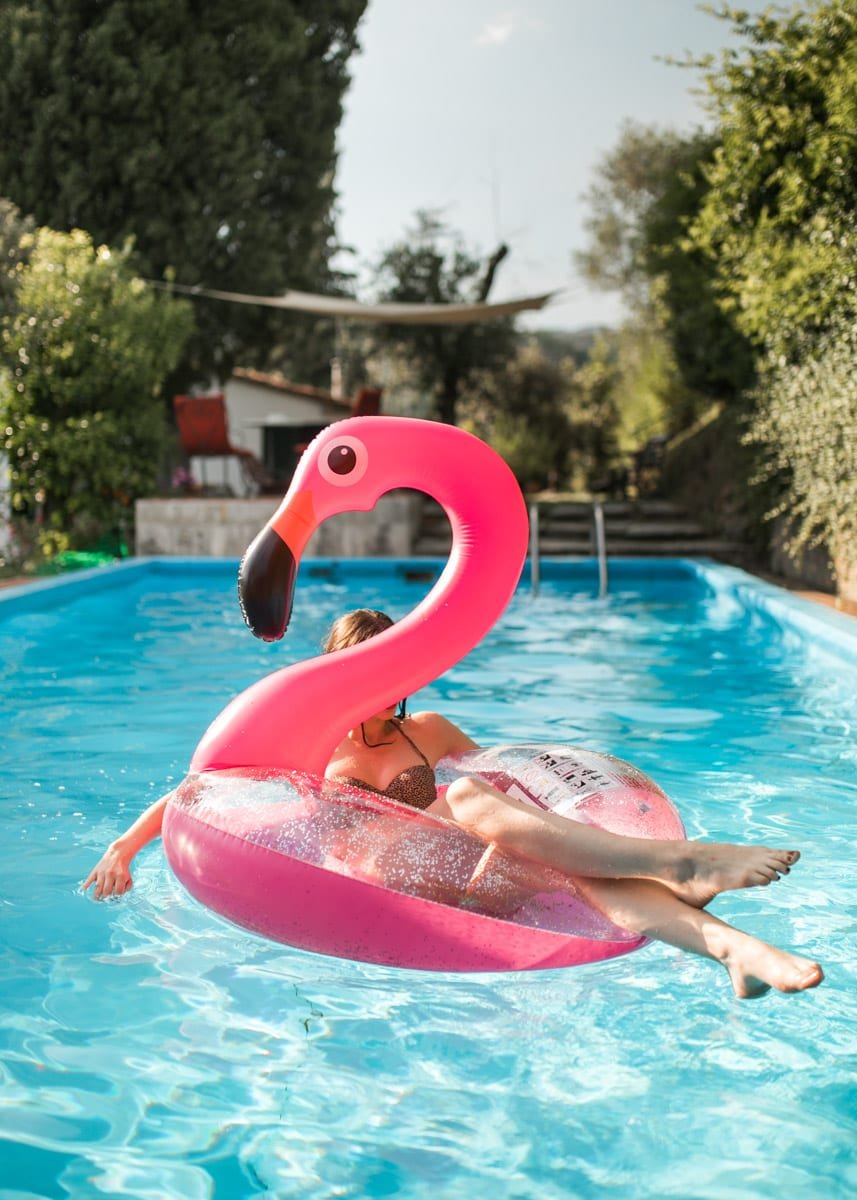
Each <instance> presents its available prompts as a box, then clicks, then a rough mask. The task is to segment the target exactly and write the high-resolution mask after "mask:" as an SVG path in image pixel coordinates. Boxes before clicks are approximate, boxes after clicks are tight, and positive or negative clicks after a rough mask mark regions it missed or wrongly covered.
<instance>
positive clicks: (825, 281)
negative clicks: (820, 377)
mask: <svg viewBox="0 0 857 1200" xmlns="http://www.w3.org/2000/svg"><path fill="white" fill-rule="evenodd" d="M718 15H719V16H720V17H721V18H723V19H725V20H728V21H730V22H731V23H732V25H733V27H734V29H735V31H736V33H738V34H739V35H740V36H741V38H742V43H741V45H740V47H739V48H737V49H731V50H727V51H725V52H724V54H723V58H722V61H721V62H720V63H719V64H718V65H717V66H716V67H713V68H712V67H710V64H709V72H708V76H707V86H708V92H709V97H710V108H711V111H712V113H713V115H714V116H715V118H716V120H717V121H718V125H719V142H720V144H719V146H718V147H717V149H716V151H715V153H714V157H713V159H712V161H711V162H710V163H709V164H708V165H707V167H706V177H707V180H708V183H709V187H708V190H707V192H706V193H705V196H704V199H703V202H702V204H701V206H700V210H699V213H698V214H697V216H696V219H695V221H694V223H693V225H692V230H691V233H692V237H693V240H694V243H695V244H696V245H697V246H698V247H700V248H701V249H702V250H703V251H704V252H705V253H707V254H708V255H709V256H710V257H711V259H712V261H714V262H715V263H716V265H717V270H718V276H719V287H720V290H721V293H722V297H723V304H724V307H725V308H726V309H727V310H728V311H730V312H732V313H733V314H734V316H735V319H736V321H737V323H738V325H739V326H740V328H741V329H742V330H743V331H744V332H745V333H746V334H747V335H748V336H750V337H751V338H752V339H753V340H754V341H756V342H757V343H760V344H764V345H766V346H767V347H769V348H770V349H772V350H773V351H774V352H775V353H777V354H782V353H785V354H790V353H792V352H802V349H803V347H804V346H805V344H806V336H807V335H810V336H811V335H813V334H817V333H820V332H823V331H824V330H825V328H826V327H827V325H828V323H829V321H830V320H831V318H832V316H833V314H834V313H836V312H840V311H843V310H847V311H854V310H855V299H857V222H855V211H854V179H855V176H857V141H855V138H854V130H855V128H857V9H855V6H854V3H853V0H826V2H825V3H814V4H812V5H811V6H808V7H805V8H795V9H793V10H792V11H791V12H790V13H788V14H784V13H782V12H777V11H776V10H771V9H769V10H766V11H765V12H764V13H762V14H761V15H749V14H748V13H746V12H742V11H741V10H738V9H732V8H729V7H724V9H723V10H722V11H721V12H720V13H719V14H718Z"/></svg>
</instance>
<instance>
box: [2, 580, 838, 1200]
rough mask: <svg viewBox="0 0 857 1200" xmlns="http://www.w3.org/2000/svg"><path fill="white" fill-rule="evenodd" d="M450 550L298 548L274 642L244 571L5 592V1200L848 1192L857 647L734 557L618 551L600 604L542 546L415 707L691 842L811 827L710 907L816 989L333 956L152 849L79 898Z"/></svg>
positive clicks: (681, 964)
mask: <svg viewBox="0 0 857 1200" xmlns="http://www.w3.org/2000/svg"><path fill="white" fill-rule="evenodd" d="M438 569H439V568H438V566H437V565H435V564H425V563H423V564H417V565H416V566H414V565H413V564H411V566H410V567H406V565H399V566H396V565H393V566H388V565H386V564H378V563H374V564H373V563H365V564H354V565H353V566H350V567H347V568H338V567H336V566H334V565H332V564H330V565H328V566H324V564H315V565H314V566H312V569H311V570H307V569H306V567H305V569H304V571H303V574H302V580H301V583H300V585H299V589H298V594H297V599H296V604H295V614H294V619H293V626H292V629H291V630H290V632H289V634H288V635H287V637H286V639H285V640H284V641H283V642H282V643H279V644H277V645H275V646H268V645H265V644H263V643H260V642H257V641H255V640H254V639H253V638H252V637H251V636H250V635H249V633H248V632H247V631H246V629H245V628H244V626H243V624H242V622H241V619H240V615H239V612H238V606H237V603H236V595H235V564H234V563H205V564H198V565H191V564H182V563H174V564H169V563H160V564H159V563H154V564H151V566H149V567H146V566H145V564H144V565H143V566H137V565H135V566H134V567H132V568H130V569H126V570H124V571H123V570H120V571H117V572H113V573H101V574H96V575H95V576H93V575H92V574H90V573H87V574H86V575H85V576H81V577H80V579H79V580H77V581H74V580H72V581H71V582H70V583H68V584H60V585H55V584H51V585H49V586H48V587H46V588H44V589H42V590H36V591H35V592H33V591H30V592H29V593H28V595H27V596H23V597H22V596H20V595H13V594H12V593H9V594H7V596H6V597H5V600H4V599H0V675H1V676H2V689H0V729H2V747H3V754H4V768H3V775H2V778H3V785H4V786H3V794H4V803H3V806H2V837H0V863H2V880H3V894H2V897H0V905H2V907H0V913H1V914H2V920H0V939H2V943H1V944H0V953H2V989H0V1069H2V1081H3V1087H2V1093H0V1097H1V1098H0V1104H2V1109H0V1121H2V1130H0V1197H4V1198H5V1197H10V1198H11V1197H35V1196H38V1197H68V1196H73V1197H102V1196H110V1197H113V1196H129V1197H153V1198H154V1197H157V1198H158V1200H163V1198H164V1197H174V1196H175V1197H183V1198H188V1200H192V1198H196V1197H200V1198H202V1197H217V1200H221V1198H231V1197H244V1196H248V1197H249V1196H276V1197H292V1196H295V1197H313V1200H316V1198H327V1197H342V1196H346V1197H383V1196H401V1197H414V1198H420V1200H422V1198H423V1197H426V1198H428V1197H432V1198H435V1197H437V1198H442V1200H447V1198H448V1200H453V1198H454V1200H460V1198H461V1197H463V1196H477V1197H478V1196H484V1195H487V1194H491V1195H492V1196H494V1197H497V1198H498V1200H500V1198H504V1200H505V1198H506V1197H509V1198H511V1197H514V1198H516V1200H518V1198H525V1197H527V1198H528V1197H539V1198H540V1200H552V1198H554V1197H556V1198H559V1197H563V1198H565V1197H596V1196H597V1197H602V1196H616V1197H623V1198H624V1197H635V1198H642V1197H665V1196H674V1197H682V1198H687V1197H694V1198H696V1197H700V1198H702V1197H704V1198H712V1200H713V1198H718V1200H720V1198H727V1197H729V1198H742V1200H743V1198H745V1197H756V1196H759V1197H761V1196H768V1195H770V1194H771V1193H776V1194H778V1195H781V1196H787V1197H792V1196H794V1197H804V1196H811V1195H812V1196H824V1197H827V1198H830V1200H835V1198H838V1197H852V1196H854V1195H855V1194H857V1154H855V1148H857V1073H855V1068H857V1037H855V1033H854V1030H855V1028H857V987H855V984H857V969H855V965H854V946H855V940H854V935H855V927H856V926H857V920H856V919H855V918H857V899H856V898H855V882H854V870H853V846H854V843H855V840H857V804H855V801H857V739H855V730H857V637H854V638H851V639H849V634H848V622H847V619H846V618H840V619H839V623H838V624H836V623H835V622H834V624H833V625H831V620H832V618H825V617H822V616H818V617H816V616H814V615H813V614H812V613H811V612H810V610H809V608H808V607H804V608H801V607H800V604H799V602H796V601H791V600H782V601H780V599H779V598H778V597H777V596H776V595H775V594H774V593H773V592H772V590H771V589H769V588H768V589H765V588H763V589H762V591H761V592H759V596H760V599H759V601H758V602H756V599H755V598H754V597H756V595H757V593H756V590H755V589H754V587H753V585H752V584H751V583H749V582H748V580H747V577H745V576H742V575H741V573H739V572H730V571H729V570H723V571H721V569H719V568H713V567H711V568H705V569H698V568H693V567H691V566H689V565H688V566H685V565H683V564H681V563H667V564H663V565H661V566H657V567H654V566H652V565H650V564H645V565H641V564H634V563H631V562H629V563H626V564H624V565H623V564H621V563H620V564H617V565H616V566H614V568H613V571H612V580H611V594H610V596H609V597H608V598H607V599H606V600H599V599H598V598H597V597H596V596H595V595H594V592H593V575H594V571H593V568H592V566H591V564H589V565H587V564H565V565H562V566H560V565H559V564H557V565H556V566H555V567H554V568H553V569H552V568H551V565H550V564H545V567H544V569H543V578H542V584H541V588H540V591H539V593H538V595H537V596H533V595H532V594H531V593H530V592H529V591H528V590H527V589H526V588H522V589H521V590H520V591H519V593H518V595H517V596H516V597H515V599H514V600H513V602H512V604H511V606H510V608H509V610H508V612H507V614H506V616H505V617H504V618H503V620H502V621H501V622H500V623H499V624H498V626H497V627H496V628H495V629H494V631H493V632H492V633H491V634H490V635H489V637H488V638H487V639H486V640H485V641H484V643H483V644H482V645H481V646H480V647H479V648H478V649H477V650H476V651H475V652H473V653H472V654H471V655H470V656H469V657H468V658H467V659H466V660H465V661H464V662H462V663H461V664H459V666H458V667H457V668H455V669H454V670H452V671H450V672H449V673H448V674H447V675H446V676H445V677H444V678H443V679H442V680H440V681H438V682H437V683H436V684H434V685H433V686H432V687H430V688H426V689H425V690H424V692H422V693H421V694H420V695H419V697H418V698H417V700H416V704H417V707H426V708H429V707H431V708H439V709H441V710H442V711H443V712H445V713H446V714H447V715H448V716H450V717H451V718H452V719H453V720H455V721H456V722H457V723H458V724H459V725H461V726H463V727H464V728H465V729H467V730H468V731H469V732H471V733H472V734H473V735H474V736H475V737H476V738H478V739H479V740H480V741H481V742H482V743H484V744H491V743H498V742H508V741H528V740H535V741H545V742H548V741H551V742H569V743H579V744H585V745H587V746H589V747H591V748H593V749H596V750H600V751H607V752H610V753H613V754H616V755H619V756H620V757H622V758H626V759H628V760H630V761H632V762H634V763H635V764H636V765H638V766H639V767H641V768H642V770H644V771H646V772H647V773H648V774H650V775H651V776H652V777H653V778H654V779H655V780H656V781H657V782H658V783H659V784H660V785H661V786H662V787H663V788H664V789H665V790H666V791H667V792H668V793H669V794H670V795H671V796H672V797H673V798H674V800H675V801H676V802H677V804H678V806H679V808H680V810H681V812H682V815H683V817H684V820H685V823H686V825H687V827H688V833H689V835H690V836H692V837H704V838H711V839H717V840H724V839H731V840H742V841H757V840H760V841H766V842H769V843H772V844H775V845H782V846H798V847H800V848H801V849H802V850H803V852H804V858H803V861H802V862H801V863H800V864H799V866H798V867H797V868H796V869H795V871H794V872H793V874H792V875H791V877H790V878H789V879H787V880H784V881H782V882H780V883H778V884H776V885H775V886H773V887H771V888H768V889H755V890H750V891H745V892H742V893H732V894H729V895H727V896H724V897H721V898H720V899H719V900H718V901H717V902H716V905H715V911H716V912H717V913H718V915H720V916H722V917H723V918H724V919H726V920H729V921H732V922H733V923H738V924H740V925H742V926H743V927H745V928H747V929H748V930H750V931H751V932H753V933H755V934H757V935H759V936H761V937H763V938H765V939H766V940H768V941H772V942H775V943H777V944H782V945H784V946H787V947H790V948H792V949H794V950H795V951H797V952H799V953H803V954H806V955H808V956H810V957H817V958H819V959H820V960H821V961H822V963H823V964H824V967H825V970H826V972H827V978H826V981H825V983H824V984H823V985H822V986H821V987H820V988H819V989H817V990H815V991H813V992H809V993H805V994H803V995H800V996H796V997H782V996H779V995H771V996H767V997H765V998H763V999H761V1000H758V1001H754V1002H739V1001H737V1000H735V999H734V998H733V997H732V994H731V991H730V989H729V985H728V980H727V978H726V975H725V973H724V972H723V971H722V970H721V969H720V968H719V967H717V966H715V965H713V964H711V963H708V962H703V961H701V960H698V959H694V958H691V957H688V956H686V955H683V954H681V953H679V952H678V951H675V950H672V949H669V948H665V947H663V946H657V945H652V946H649V947H647V948H645V949H643V950H641V951H638V952H636V953H634V954H631V955H628V956H626V957H623V958H619V959H614V960H612V961H610V962H608V963H604V964H598V965H593V966H588V967H579V968H576V969H568V970H557V971H544V972H533V973H527V974H520V975H515V974H507V975H502V974H490V975H471V976H463V975H449V974H446V975H435V974H427V973H419V972H415V971H397V970H395V969H392V968H384V967H377V966H367V965H364V964H357V963H351V962H345V961H339V960H335V959H327V958H322V957H319V956H316V955H312V954H308V953H302V952H298V951H293V950H290V949H288V948H287V947H283V946H279V945H274V944H270V943H266V942H264V941H262V940H260V939H257V938H254V937H253V936H251V935H249V934H247V933H245V932H243V931H241V930H238V929H235V928H232V927H231V926H229V925H227V924H226V923H225V922H223V921H221V920H220V919H219V918H218V917H216V916H214V915H213V914H211V913H210V912H208V911H206V910H204V909H203V908H201V907H200V906H199V905H197V904H196V903H195V902H194V901H193V900H191V899H190V898H189V897H188V896H187V894H186V893H184V892H183V890H182V889H181V887H180V886H179V885H178V883H177V882H176V881H175V879H174V878H173V877H172V875H171V873H170V872H169V869H168V868H167V866H166V865H165V862H164V859H163V855H162V853H161V850H160V848H159V846H157V845H154V846H152V847H149V848H148V849H147V850H145V851H144V852H143V853H142V854H141V855H140V857H139V859H138V860H137V864H136V871H135V887H134V889H133V891H132V892H131V893H130V894H129V895H127V896H126V897H124V898H123V899H122V900H121V901H115V902H110V903H105V904H96V903H94V902H92V901H91V900H90V899H89V898H87V897H84V896H83V895H82V894H81V892H80V890H79V881H80V880H81V879H82V878H83V877H84V876H85V875H86V874H87V873H88V871H89V870H90V868H91V867H92V866H93V865H94V863H95V861H96V860H97V859H98V857H99V856H100V854H101V852H102V850H103V849H104V847H105V846H106V845H107V843H108V842H109V841H110V840H111V839H112V838H113V837H114V836H116V834H118V833H119V832H120V831H121V830H122V829H123V828H124V827H125V826H126V825H127V824H129V823H130V821H131V820H132V819H133V817H134V816H136V815H137V814H138V813H139V812H140V811H141V810H142V808H143V807H145V805H147V804H148V803H150V802H151V801H152V800H154V799H155V798H156V797H157V796H159V795H160V794H161V793H162V792H163V791H165V790H166V789H167V788H168V787H169V786H171V785H172V784H174V783H176V782H177V781H178V780H179V779H181V778H182V776H183V774H184V772H185V769H186V764H187V762H188V759H189V757H190V754H191V752H192V750H193V748H194V746H195V745H196V742H197V740H198V738H199V736H200V735H201V733H202V732H203V730H204V729H205V727H206V725H207V724H208V722H209V721H210V720H211V719H212V718H213V717H214V716H215V715H216V714H217V713H218V712H219V711H220V709H221V708H222V707H223V705H224V703H225V701H226V700H227V699H228V698H229V697H230V696H231V695H232V694H234V693H235V692H236V691H238V690H239V689H240V688H242V687H244V686H246V685H247V684H249V683H250V682H252V681H253V680H254V679H256V678H258V677H259V676H260V675H262V674H263V673H265V672H267V671H268V670H271V669H273V668H274V667H276V666H280V665H284V664H285V663H288V662H292V661H296V660H297V659H300V658H303V657H305V656H307V655H309V654H312V653H315V652H316V651H317V649H318V645H319V642H320V640H321V638H322V636H323V634H324V631H325V629H326V627H327V625H328V624H329V622H330V621H331V620H332V619H333V617H335V616H336V615H337V614H338V613H339V612H341V611H342V610H344V609H347V608H350V607H356V606H358V605H369V606H377V607H382V608H386V609H387V610H388V611H390V612H391V615H393V616H394V617H399V616H401V615H403V614H404V613H405V612H406V611H407V610H408V609H409V608H410V607H412V605H413V604H414V603H416V601H417V600H418V599H419V598H421V596H422V595H423V594H424V593H425V591H426V590H427V588H428V587H429V586H430V583H431V580H432V579H433V578H434V576H435V575H436V573H437V570H438ZM854 624H855V626H857V622H855V623H854Z"/></svg>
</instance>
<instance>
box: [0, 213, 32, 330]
mask: <svg viewBox="0 0 857 1200" xmlns="http://www.w3.org/2000/svg"><path fill="white" fill-rule="evenodd" d="M34 229H35V222H34V221H33V220H32V219H31V218H30V217H23V216H22V215H21V213H20V212H19V211H18V209H17V208H16V207H15V205H14V204H12V203H11V201H9V200H4V199H2V197H0V321H3V320H5V318H6V317H8V316H9V315H10V314H11V313H12V312H13V310H14V308H15V304H16V293H17V290H18V279H19V278H20V274H21V271H22V269H23V268H24V266H25V265H26V262H27V256H28V252H29V246H30V244H31V242H32V238H31V237H30V236H29V235H31V234H32V233H33V230H34Z"/></svg>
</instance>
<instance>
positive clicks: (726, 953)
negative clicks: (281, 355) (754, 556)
mask: <svg viewBox="0 0 857 1200" xmlns="http://www.w3.org/2000/svg"><path fill="white" fill-rule="evenodd" d="M392 624H393V622H392V621H391V619H390V618H389V617H388V616H387V615H386V614H384V613H381V612H377V611H375V610H371V609H358V610H357V611H356V612H352V613H347V614H346V615H345V616H342V617H340V618H339V619H338V620H337V621H336V622H335V623H334V625H333V627H332V629H331V631H330V633H329V635H328V637H327V640H326V642H325V651H327V652H331V651H336V650H341V649H345V648H347V647H349V646H354V645H358V644H360V643H361V642H363V641H365V640H367V639H368V638H371V637H374V636H375V635H377V634H379V633H381V632H383V631H384V630H386V629H388V628H390V626H391V625H392ZM474 749H477V746H476V743H475V742H474V741H473V740H472V739H471V738H469V737H468V736H467V734H465V733H464V732H462V730H460V729H458V728H457V727H456V726H455V725H454V724H452V722H450V721H448V720H447V719H446V718H445V717H443V716H441V715H440V714H439V713H434V712H420V713H415V714H413V715H406V714H405V713H404V712H402V711H401V709H400V711H399V714H398V715H397V710H396V706H393V705H391V706H389V707H388V708H385V709H383V710H381V711H380V712H378V713H376V714H375V715H374V716H372V717H370V718H369V719H367V720H365V721H363V722H361V723H360V724H359V725H358V726H357V727H356V728H355V729H351V730H349V732H348V733H347V734H346V736H345V737H344V738H343V739H342V741H341V742H340V743H339V745H338V746H337V747H336V750H335V751H334V753H333V756H332V757H331V759H330V762H329V764H328V767H327V770H326V772H325V774H326V777H327V778H328V779H331V780H337V781H340V782H344V783H348V784H353V785H356V786H358V787H360V788H361V789H363V790H366V791H370V792H378V793H380V794H381V795H384V796H387V797H390V798H391V799H393V800H396V801H398V802H399V803H402V804H405V805H409V806H411V807H414V808H418V809H422V810H424V811H427V812H429V813H431V814H433V815H435V816H439V817H443V818H445V819H446V820H449V821H453V822H455V823H456V824H457V825H459V826H461V827H462V828H464V829H465V830H467V831H469V832H470V833H472V834H474V835H476V836H477V837H478V838H480V839H481V840H482V841H483V842H484V843H485V844H486V847H488V846H495V847H497V848H498V849H499V850H500V851H502V852H504V854H505V855H510V856H512V857H513V858H514V859H516V860H520V861H521V867H522V869H521V871H520V872H519V873H518V877H517V878H509V879H508V887H509V889H510V890H514V889H518V888H520V887H521V886H522V880H524V881H526V879H527V878H529V879H534V878H537V877H538V868H543V869H546V870H550V871H552V872H558V873H561V874H562V875H564V876H566V877H571V878H569V887H570V888H574V889H576V890H577V891H578V892H582V893H583V894H584V895H585V897H586V898H587V899H588V900H589V902H590V903H591V904H592V905H593V906H594V907H595V908H597V909H598V910H600V911H601V912H602V913H604V915H605V916H607V917H608V918H609V919H610V920H611V921H612V922H614V923H615V924H616V925H619V926H621V927H622V928H624V929H627V930H629V931H632V932H633V933H636V934H640V935H643V936H644V937H647V938H651V939H653V940H655V941H661V942H666V943H667V944H669V945H672V946H676V947H678V948H679V949H682V950H686V951H689V952H690V953H693V954H698V955H701V956H702V957H704V958H709V959H712V960H713V961H715V962H720V963H722V964H723V966H724V967H725V968H726V970H727V971H728V973H729V977H730V980H731V983H732V987H733V989H734V991H735V994H736V996H739V997H741V998H749V997H755V996H760V995H763V994H764V993H765V992H767V991H769V990H770V989H771V988H775V989H777V990H778V991H781V992H798V991H803V990H805V989H807V988H812V987H816V986H817V985H818V984H819V983H821V981H822V979H823V972H822V969H821V967H820V966H819V964H818V963H816V962H812V961H811V960H809V959H805V958H800V957H798V956H797V955H794V954H790V953H788V952H787V951H784V950H780V949H777V948H776V947H774V946H770V945H767V944H766V943H765V942H762V941H760V940H759V939H757V938H755V937H752V936H751V935H749V934H746V933H743V932H742V931H740V930H738V929H734V928H732V927H731V926H729V925H727V924H725V923H724V922H723V921H721V920H719V919H718V918H717V917H715V916H713V915H712V914H711V913H709V912H708V911H707V906H708V904H709V903H710V902H711V901H712V900H713V899H714V898H715V897H716V896H718V895H719V894H720V893H721V892H724V891H729V890H735V889H739V888H747V887H764V886H767V885H768V884H770V883H773V882H775V881H776V880H778V879H780V878H781V877H782V876H784V875H788V874H789V872H790V870H791V867H792V866H793V865H794V864H795V863H796V862H797V860H798V858H799V857H800V856H799V853H798V852H797V851H796V850H778V849H770V848H768V847H764V846H737V845H728V844H717V843H704V842H693V841H683V840H675V841H659V840H651V839H642V838H630V837H624V836H622V835H619V834H613V833H609V832H607V831H606V830H603V829H598V828H597V827H595V826H592V825H584V824H580V823H578V822H575V821H570V820H567V819H566V818H564V817H560V816H556V815H555V814H553V813H550V812H542V811H540V810H538V809H534V808H531V807H529V806H527V805H525V804H523V803H520V802H519V801H516V800H514V799H512V798H511V797H509V796H507V795H505V794H503V793H502V792H500V791H498V790H496V789H495V788H493V787H491V786H489V785H488V784H487V783H485V782H484V781H483V780H481V779H478V778H473V777H465V778H461V779H458V780H456V781H455V782H453V783H452V784H450V785H449V787H448V788H446V789H445V790H444V791H443V792H442V794H441V795H438V792H437V789H436V786H435V776H434V767H435V766H436V764H437V763H438V762H439V761H440V760H441V759H442V758H445V757H447V756H449V755H454V754H459V753H462V752H465V751H468V750H474ZM171 795H172V793H168V794H167V795H166V796H163V797H162V798H161V799H160V800H158V801H157V802H156V803H155V804H153V805H152V806H151V807H150V808H149V809H147V811H146V812H145V813H144V814H143V815H142V816H141V817H140V818H139V819H138V820H137V821H136V822H134V824H133V825H132V826H131V827H130V828H129V829H128V830H126V832H125V833H124V834H122V835H121V837H119V838H118V839H117V840H116V841H115V842H113V843H112V845H111V846H110V847H109V848H108V849H107V851H106V852H105V854H104V855H103V856H102V858H101V860H100V861H99V862H98V864H97V865H96V866H95V867H94V868H93V870H92V871H91V872H90V874H89V876H88V878H87V879H86V881H85V883H84V885H83V886H84V888H88V887H90V886H91V885H93V884H94V885H95V891H94V895H95V898H96V899H98V900H100V899H105V898H107V897H110V896H121V895H123V894H124V893H125V892H127V891H128V890H129V889H130V887H131V886H132V878H131V871H130V868H131V862H132V860H133V858H134V856H135V855H136V854H137V853H138V852H139V850H140V849H141V848H142V847H143V846H145V845H146V844H147V843H148V842H150V841H151V840H152V839H153V838H155V837H157V836H158V834H159V833H160V831H161V823H162V820H163V815H164V811H165V809H166V806H167V803H168V801H169V799H170V797H171ZM525 867H529V875H528V874H527V871H526V869H525ZM490 899H491V898H489V902H490ZM493 900H494V902H495V903H500V904H502V900H503V897H502V896H496V895H495V896H494V897H493Z"/></svg>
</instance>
